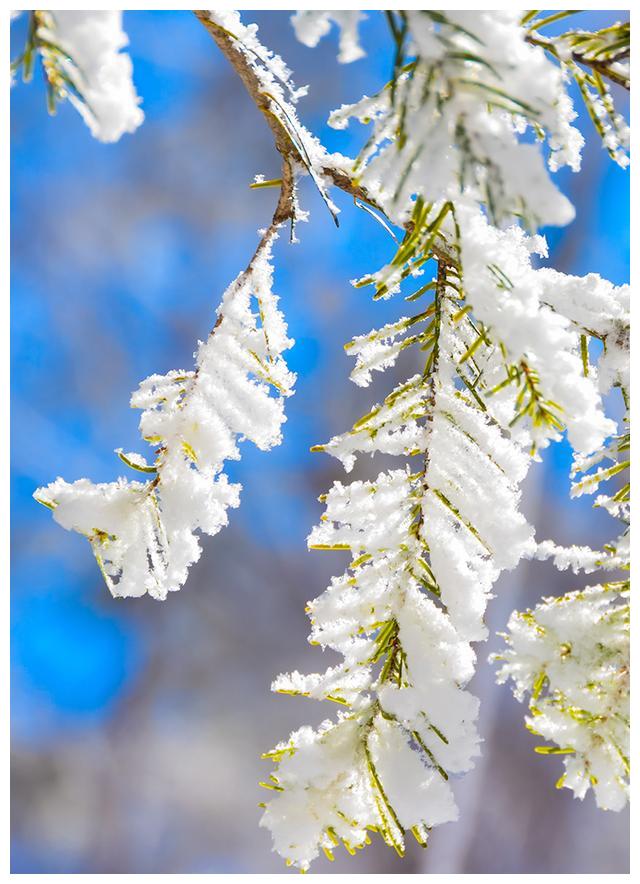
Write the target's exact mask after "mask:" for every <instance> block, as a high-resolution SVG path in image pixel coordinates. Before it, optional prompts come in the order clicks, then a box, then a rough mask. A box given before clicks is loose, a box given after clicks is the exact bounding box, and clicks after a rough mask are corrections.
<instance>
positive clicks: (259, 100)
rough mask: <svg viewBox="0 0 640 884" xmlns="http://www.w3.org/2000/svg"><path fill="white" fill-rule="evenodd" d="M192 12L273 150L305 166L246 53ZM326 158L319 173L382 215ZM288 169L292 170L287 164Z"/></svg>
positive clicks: (441, 256)
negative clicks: (258, 115)
mask: <svg viewBox="0 0 640 884" xmlns="http://www.w3.org/2000/svg"><path fill="white" fill-rule="evenodd" d="M194 13H195V15H196V17H197V18H198V20H199V21H200V22H201V23H202V24H203V25H204V27H205V28H206V29H207V31H208V32H209V34H210V35H211V37H212V38H213V39H214V41H215V43H216V45H217V46H218V48H219V49H220V51H221V52H222V54H223V55H224V57H225V58H226V59H227V61H228V62H229V64H230V65H231V67H232V68H233V69H234V70H235V72H236V73H237V74H238V76H239V77H240V79H241V80H242V83H243V84H244V87H245V89H246V90H247V92H248V93H249V96H250V98H251V99H252V101H253V103H254V104H255V105H256V107H257V108H258V110H259V111H260V112H261V114H262V115H263V117H264V118H265V120H266V122H267V124H268V126H269V128H270V129H271V131H272V133H273V137H274V141H275V146H276V149H277V150H278V151H279V152H280V153H281V154H282V156H283V157H284V158H285V160H286V159H289V160H290V163H291V164H292V163H298V164H301V165H302V166H305V167H307V166H308V164H307V161H306V160H305V158H303V157H302V156H301V155H300V151H299V150H298V148H297V146H296V145H295V144H294V143H293V141H292V140H291V138H290V137H289V134H288V132H287V131H286V129H285V128H284V126H283V124H282V123H281V121H280V117H279V115H278V112H277V109H276V107H274V102H273V99H272V97H271V96H270V95H267V94H266V93H265V92H264V91H263V87H262V84H261V82H260V78H259V77H258V75H257V74H256V72H255V71H254V69H253V68H252V66H251V64H250V63H249V61H248V59H247V55H246V53H245V52H243V51H242V50H241V49H240V48H239V46H238V44H237V40H236V38H235V37H234V36H233V34H231V33H230V32H229V31H227V30H226V29H225V28H223V27H222V26H221V25H219V24H217V22H214V21H212V20H211V18H210V14H209V12H208V11H207V10H194ZM329 159H330V158H329V156H328V155H327V156H325V158H324V163H323V164H322V166H321V168H320V169H319V170H318V171H319V173H320V174H321V175H322V176H324V177H325V178H328V179H329V180H330V181H331V182H332V183H333V185H334V186H335V187H337V188H338V189H339V190H341V191H342V192H343V193H348V194H349V195H350V196H352V197H353V198H354V199H359V200H361V201H362V202H363V203H366V204H367V205H368V206H371V207H372V208H373V209H376V211H378V212H380V213H381V214H383V215H384V216H385V217H386V212H385V211H384V209H383V208H382V206H380V205H379V204H378V203H377V202H376V200H375V199H374V197H372V196H371V194H370V193H369V192H368V190H367V189H366V188H365V187H363V186H362V185H361V184H356V183H355V182H354V181H353V180H352V179H351V178H350V177H349V176H348V175H347V174H346V173H345V172H344V171H342V170H341V169H336V168H335V167H334V166H332V165H331V163H330V162H329ZM290 171H291V172H292V168H291V166H290ZM411 229H412V222H411V221H408V222H407V223H406V224H405V230H408V231H411ZM432 250H433V252H434V254H435V255H436V257H437V258H438V260H439V261H441V262H443V263H444V264H447V265H449V266H457V263H458V262H457V260H456V258H455V256H454V255H453V254H452V253H451V252H450V251H449V250H447V249H445V248H444V247H442V246H439V245H437V244H434V245H432Z"/></svg>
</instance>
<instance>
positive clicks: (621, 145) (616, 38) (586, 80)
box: [522, 10, 631, 167]
mask: <svg viewBox="0 0 640 884" xmlns="http://www.w3.org/2000/svg"><path fill="white" fill-rule="evenodd" d="M576 11H577V10H572V11H567V12H560V13H555V14H553V15H550V16H543V17H538V16H539V15H540V11H539V10H534V11H533V12H532V13H529V14H528V15H527V16H525V17H524V19H523V21H522V24H523V25H526V26H527V36H526V40H527V42H528V43H530V44H531V45H532V46H539V47H540V48H542V49H544V51H545V52H546V53H548V55H549V56H550V57H552V58H554V59H556V60H557V61H558V62H559V64H560V67H561V69H562V71H563V72H564V73H565V75H566V76H567V77H573V79H574V80H575V81H576V84H577V86H578V89H579V90H580V96H581V98H582V100H583V102H584V105H585V108H586V109H587V112H588V114H589V116H590V118H591V121H592V122H593V125H594V127H595V129H596V132H597V133H598V135H599V136H600V138H601V139H602V145H603V147H605V148H606V149H607V151H608V152H609V156H610V157H611V158H612V159H613V160H614V161H615V162H616V163H618V165H620V166H622V167H626V166H628V165H629V155H628V153H629V136H630V131H629V126H628V125H627V123H626V122H625V120H624V117H623V116H622V115H621V114H620V113H618V112H617V111H616V108H615V103H614V98H613V95H612V93H611V89H610V88H609V83H615V84H616V85H617V86H620V87H622V88H623V89H626V90H627V91H628V90H629V89H630V87H631V79H630V67H629V62H630V57H631V27H630V23H629V22H628V21H626V22H616V23H615V24H613V25H610V26H609V27H606V28H601V29H600V30H598V31H583V30H581V29H571V30H568V31H565V32H564V33H562V34H559V35H557V36H555V37H549V36H546V35H545V34H544V33H542V34H541V33H540V31H541V30H542V31H543V30H544V28H545V27H546V25H548V24H551V23H552V22H554V21H558V20H559V19H563V18H566V17H568V16H571V15H573V14H575V12H576Z"/></svg>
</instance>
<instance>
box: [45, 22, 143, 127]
mask: <svg viewBox="0 0 640 884" xmlns="http://www.w3.org/2000/svg"><path fill="white" fill-rule="evenodd" d="M35 15H36V16H37V20H36V33H35V39H36V41H37V45H38V47H39V49H40V52H41V54H42V58H43V64H44V68H45V72H46V74H47V77H48V79H49V82H50V85H51V86H52V87H53V88H54V90H55V92H56V93H57V97H59V98H67V99H68V100H69V101H70V102H71V103H72V104H73V106H74V107H75V108H76V110H77V111H78V112H79V113H80V114H81V116H82V118H83V119H84V121H85V123H86V124H87V126H88V127H89V129H90V130H91V134H92V135H94V136H95V137H96V138H98V139H99V140H100V141H117V140H118V139H119V138H120V137H121V136H122V135H123V134H124V133H125V132H134V131H135V130H136V129H137V128H138V126H139V125H140V124H141V123H142V121H143V119H144V114H143V113H142V110H141V109H140V107H139V104H140V99H139V98H138V96H137V94H136V90H135V87H134V85H133V66H132V64H131V59H130V57H129V56H128V55H127V54H126V53H125V52H121V51H120V50H121V49H122V48H123V47H124V46H126V45H127V44H128V42H129V40H128V38H127V35H126V34H125V32H124V31H123V30H122V13H121V12H117V11H104V12H97V11H96V12H75V11H74V12H70V11H63V10H52V11H50V12H40V13H36V14H35Z"/></svg>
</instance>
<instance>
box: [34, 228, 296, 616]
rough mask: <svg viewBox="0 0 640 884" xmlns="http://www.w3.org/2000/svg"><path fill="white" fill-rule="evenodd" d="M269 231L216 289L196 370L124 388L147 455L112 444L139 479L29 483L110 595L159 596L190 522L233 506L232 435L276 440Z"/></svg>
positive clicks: (179, 565)
mask: <svg viewBox="0 0 640 884" xmlns="http://www.w3.org/2000/svg"><path fill="white" fill-rule="evenodd" d="M276 236H277V233H276V230H275V229H274V228H272V229H270V231H269V232H268V233H267V235H266V236H265V237H264V239H263V241H262V243H261V245H260V247H259V249H258V251H257V253H256V255H255V257H254V259H253V261H252V262H251V264H250V266H249V268H248V269H247V270H246V271H244V272H243V273H241V274H240V276H239V277H238V278H237V279H236V280H235V282H233V283H232V284H231V285H230V286H229V288H228V289H227V291H226V292H225V294H224V296H223V298H222V302H221V304H220V306H219V308H218V321H217V323H216V325H215V328H214V329H213V331H212V332H211V334H210V335H209V337H208V339H207V340H206V341H204V342H201V343H200V344H199V346H198V352H197V355H196V368H195V371H170V372H168V373H167V374H165V375H152V376H151V377H149V378H147V379H146V380H145V381H143V382H142V383H141V384H140V386H139V388H138V390H136V392H135V393H134V394H133V395H132V397H131V405H132V406H133V407H134V408H139V409H141V410H142V416H141V418H140V432H141V435H142V437H143V438H144V439H145V441H146V442H148V443H149V444H150V445H152V446H153V447H154V448H155V459H154V461H153V462H152V463H151V464H148V463H147V462H146V460H145V459H144V458H143V457H141V456H140V455H138V454H126V455H125V454H122V453H121V452H119V453H120V457H121V459H122V460H124V462H125V463H126V464H127V465H128V466H130V467H131V468H132V469H134V470H137V471H139V472H140V473H143V474H145V475H146V476H148V478H147V479H146V481H144V482H140V481H137V482H136V481H134V482H130V481H126V480H125V479H118V480H117V481H116V482H109V483H103V484H97V485H95V484H93V483H92V482H90V481H89V480H88V479H80V480H79V481H77V482H73V483H71V484H69V483H67V482H65V481H64V480H63V479H57V480H56V481H55V482H53V483H52V484H50V485H48V486H46V487H45V488H39V489H38V490H37V491H36V492H35V495H34V496H35V497H36V499H37V500H39V501H40V502H41V503H43V504H45V505H47V506H49V507H50V508H51V509H52V510H53V517H54V519H55V520H56V522H58V523H59V524H60V525H62V526H63V527H64V528H67V529H69V530H73V531H77V532H79V533H80V534H84V535H85V536H86V537H87V538H88V540H89V542H90V544H91V548H92V550H93V552H94V554H95V557H96V559H97V561H98V564H99V566H100V569H101V571H102V574H103V576H104V578H105V581H106V583H107V586H108V587H109V589H110V591H111V593H112V594H113V595H114V596H140V595H144V594H145V593H149V595H151V596H153V597H154V598H158V599H164V598H166V596H167V593H168V592H169V591H171V590H176V589H180V587H181V586H182V585H183V583H184V582H185V580H186V579H187V572H188V569H189V567H190V566H191V565H192V564H193V563H194V562H195V561H197V559H198V558H199V556H200V552H201V548H200V543H199V540H198V537H197V533H196V532H202V533H205V534H209V535H214V534H217V532H218V531H219V530H220V529H221V528H222V527H223V526H225V525H226V524H227V521H228V516H227V510H228V509H229V508H230V507H236V506H238V503H239V494H240V490H241V486H240V485H238V484H231V483H229V481H228V479H227V476H226V475H225V473H224V472H223V470H224V465H225V462H226V461H228V460H237V459H239V458H240V450H239V448H238V442H239V441H241V440H244V439H249V440H251V441H252V442H253V443H254V444H255V445H256V446H257V447H258V448H260V449H263V450H267V449H269V448H272V447H273V446H274V445H278V444H279V443H280V441H281V427H282V424H283V422H284V421H285V419H286V418H285V414H284V399H285V398H286V397H287V396H289V395H291V393H292V392H293V384H294V381H295V375H293V374H292V373H291V372H290V371H289V369H288V368H287V366H286V364H285V361H284V358H283V353H284V352H285V351H286V350H287V349H288V348H289V347H291V346H292V344H293V341H291V340H290V339H289V338H288V336H287V327H286V324H285V322H284V319H283V316H282V313H281V312H280V309H279V307H278V298H277V296H276V295H274V294H273V292H272V290H271V285H272V275H273V268H272V265H271V250H272V245H273V241H274V239H275V238H276Z"/></svg>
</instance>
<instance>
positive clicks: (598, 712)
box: [493, 271, 630, 810]
mask: <svg viewBox="0 0 640 884" xmlns="http://www.w3.org/2000/svg"><path fill="white" fill-rule="evenodd" d="M541 272H542V273H545V272H546V273H547V274H548V273H549V271H541ZM560 277H561V275H559V274H555V273H552V274H551V277H550V279H551V280H552V281H553V286H552V287H551V288H550V289H549V292H548V293H549V294H550V292H553V301H554V307H555V309H556V310H562V311H563V312H564V313H565V315H567V316H568V317H570V318H571V320H572V321H573V322H574V323H575V324H576V326H577V327H578V328H579V329H580V330H581V332H582V334H583V335H584V336H585V337H586V336H587V335H589V334H591V336H593V337H597V338H598V340H599V341H601V342H602V343H603V347H604V349H603V352H602V353H601V355H600V356H599V359H598V363H597V364H596V365H595V366H589V363H588V348H587V347H585V348H584V352H585V373H587V374H589V373H590V374H592V375H594V376H597V377H598V378H599V383H600V388H601V391H602V393H606V392H608V391H609V389H610V388H611V387H612V386H615V387H618V388H619V389H620V391H621V395H622V398H623V400H624V404H625V407H626V413H625V415H624V417H623V426H622V427H621V428H620V429H619V431H618V433H617V434H616V435H615V436H613V437H612V438H610V439H608V440H606V442H605V443H604V444H603V445H602V446H601V447H600V448H599V449H598V450H597V451H595V453H592V454H591V455H589V456H580V455H577V456H576V457H575V458H574V464H573V468H572V478H573V479H574V481H573V485H572V489H571V494H572V496H574V497H579V496H581V495H583V494H596V493H597V497H596V500H595V504H594V505H595V506H599V507H602V508H604V509H605V510H606V511H607V512H608V513H609V514H610V515H612V516H613V517H615V518H616V519H617V520H618V521H619V522H621V523H622V531H621V533H620V534H619V536H618V537H617V538H616V539H615V540H613V541H612V542H611V543H608V544H607V545H606V546H605V547H604V549H603V550H602V551H594V550H591V549H589V548H588V547H580V546H573V547H569V548H563V547H559V546H557V545H556V544H554V543H553V542H552V541H545V542H544V543H542V544H539V545H538V550H537V556H538V557H539V558H548V557H550V558H553V560H554V562H555V564H556V567H558V568H560V569H563V570H564V569H565V568H567V567H571V568H572V570H573V571H574V572H575V573H578V572H579V571H584V572H585V573H593V572H594V571H595V572H598V571H599V572H601V573H602V577H601V580H602V581H603V582H602V583H601V584H597V585H595V586H587V587H585V588H584V589H582V590H579V591H576V592H571V593H568V594H567V595H565V596H563V597H561V598H545V599H543V601H542V602H541V604H539V605H537V606H536V607H535V608H534V609H533V610H528V611H525V612H523V613H522V612H517V611H516V612H514V613H513V614H512V615H511V618H510V620H509V624H508V632H507V633H506V634H504V638H505V641H506V648H505V649H504V650H503V651H501V652H500V653H499V654H495V655H493V659H494V660H495V661H500V662H501V666H500V669H499V670H498V674H497V678H498V681H499V682H506V681H507V680H511V682H512V688H513V692H514V694H515V696H516V698H517V699H518V700H523V699H524V698H525V697H527V700H528V706H529V712H530V715H529V716H527V717H526V719H525V721H526V726H527V728H528V729H529V730H531V731H532V733H534V734H536V735H538V736H541V737H543V738H544V739H546V740H547V741H548V742H549V743H551V744H552V745H542V746H538V747H536V752H539V753H541V754H545V755H562V756H563V760H564V773H563V775H562V776H561V777H560V779H559V780H558V781H557V784H556V785H557V787H558V788H561V787H565V788H568V789H571V790H572V791H573V793H574V795H575V797H576V798H580V799H583V798H584V797H585V795H586V793H587V792H588V790H589V789H590V788H592V789H593V791H594V795H595V799H596V803H597V804H598V807H600V808H602V809H605V810H622V808H623V807H624V806H625V805H626V803H627V800H628V794H629V773H630V761H629V759H630V754H629V739H630V734H629V668H630V657H629V655H630V647H629V603H628V597H629V580H628V579H618V580H616V579H612V578H611V577H610V572H611V571H614V572H615V571H622V572H624V571H628V570H629V566H630V528H629V517H630V484H629V469H630V460H629V452H630V434H629V426H628V423H629V413H628V406H629V398H628V392H627V391H628V389H629V376H628V373H629V312H628V311H629V297H628V287H626V286H624V287H619V288H616V287H611V286H610V284H608V283H605V282H604V281H603V280H601V279H599V277H595V278H594V277H587V280H588V281H590V282H591V285H589V284H587V285H584V286H582V288H580V287H578V286H577V285H576V284H575V277H565V278H560ZM589 329H591V331H589ZM611 485H613V489H612V490H608V491H603V489H605V488H611ZM613 576H614V578H615V575H613ZM553 744H555V745H553Z"/></svg>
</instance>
